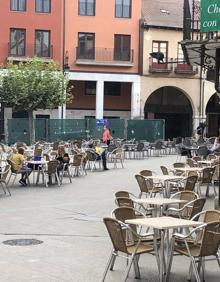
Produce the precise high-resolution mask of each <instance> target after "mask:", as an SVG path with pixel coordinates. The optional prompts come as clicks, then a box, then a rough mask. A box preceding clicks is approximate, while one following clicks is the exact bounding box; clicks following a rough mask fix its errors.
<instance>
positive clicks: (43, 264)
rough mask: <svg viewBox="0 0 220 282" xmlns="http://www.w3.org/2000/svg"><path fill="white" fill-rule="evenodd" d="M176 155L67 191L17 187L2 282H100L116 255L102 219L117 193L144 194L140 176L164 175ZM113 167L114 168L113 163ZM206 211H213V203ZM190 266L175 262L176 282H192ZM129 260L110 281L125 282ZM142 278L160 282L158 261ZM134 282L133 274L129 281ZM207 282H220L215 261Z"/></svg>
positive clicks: (5, 231) (7, 223)
mask: <svg viewBox="0 0 220 282" xmlns="http://www.w3.org/2000/svg"><path fill="white" fill-rule="evenodd" d="M175 161H176V156H167V157H151V158H149V159H145V160H127V161H126V162H125V168H124V169H121V168H118V169H110V170H109V171H105V172H88V175H87V176H85V177H76V178H74V179H73V183H72V184H70V183H69V181H68V179H65V180H64V184H63V185H62V186H61V187H55V186H52V187H48V188H46V187H42V186H40V185H39V186H38V187H36V186H31V187H20V186H19V184H18V183H17V184H15V186H14V187H13V188H11V192H12V197H5V196H1V197H0V212H1V223H0V271H1V277H0V282H97V281H101V277H102V274H103V271H104V268H105V265H106V262H107V260H108V256H109V254H110V250H111V243H110V239H109V237H108V235H107V233H106V230H105V226H104V224H103V222H102V218H103V217H105V216H110V213H111V211H112V210H113V208H115V204H114V193H115V192H116V191H118V190H128V191H130V192H133V193H135V194H138V192H139V190H138V186H137V183H136V180H135V179H134V174H135V173H138V172H139V171H140V170H142V169H152V170H154V171H156V172H160V169H159V166H160V165H169V164H172V163H173V162H175ZM109 167H110V168H111V164H109ZM206 207H213V198H211V199H209V200H208V201H207V203H206ZM25 238H27V239H37V240H42V241H43V244H40V245H35V246H8V245H4V244H2V242H3V241H5V240H10V239H25ZM188 265H189V261H188V260H187V259H186V258H183V257H175V258H174V262H173V268H172V272H173V273H172V275H171V279H170V281H172V282H174V281H178V282H183V281H186V274H187V271H188ZM125 266H126V263H125V260H123V259H121V258H118V259H117V261H116V265H115V271H113V272H112V271H111V272H109V273H108V276H107V278H106V281H109V282H113V281H114V282H117V281H121V279H122V276H123V271H124V269H125ZM140 270H141V276H142V279H141V280H139V281H152V282H153V281H154V282H155V281H159V277H158V270H157V267H156V263H155V257H153V256H151V255H148V254H146V255H144V256H143V257H141V259H140ZM131 281H137V280H136V279H134V273H133V270H131V273H130V275H129V279H128V282H131ZM206 281H211V282H217V281H220V271H219V267H218V266H217V263H216V262H215V261H213V262H209V263H208V264H207V277H206Z"/></svg>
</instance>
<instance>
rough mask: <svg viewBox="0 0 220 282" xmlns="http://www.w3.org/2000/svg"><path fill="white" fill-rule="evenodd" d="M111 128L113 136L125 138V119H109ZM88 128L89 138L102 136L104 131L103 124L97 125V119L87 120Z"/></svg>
mask: <svg viewBox="0 0 220 282" xmlns="http://www.w3.org/2000/svg"><path fill="white" fill-rule="evenodd" d="M108 121H109V129H110V133H111V135H112V137H114V138H120V139H124V138H125V121H124V120H123V119H108ZM87 129H88V136H89V138H99V139H101V138H102V134H103V132H104V130H103V125H100V126H97V125H96V119H88V120H87Z"/></svg>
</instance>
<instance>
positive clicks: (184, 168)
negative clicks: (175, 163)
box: [175, 167, 204, 172]
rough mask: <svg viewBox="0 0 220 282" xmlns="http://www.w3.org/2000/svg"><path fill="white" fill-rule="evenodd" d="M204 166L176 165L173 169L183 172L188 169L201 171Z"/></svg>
mask: <svg viewBox="0 0 220 282" xmlns="http://www.w3.org/2000/svg"><path fill="white" fill-rule="evenodd" d="M203 169H204V167H178V168H175V170H179V171H183V172H188V171H197V172H201V171H203Z"/></svg>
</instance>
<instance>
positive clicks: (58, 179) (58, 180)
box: [55, 172, 61, 186]
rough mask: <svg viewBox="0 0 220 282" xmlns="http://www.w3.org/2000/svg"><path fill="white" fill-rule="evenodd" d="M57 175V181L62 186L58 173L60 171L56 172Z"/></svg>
mask: <svg viewBox="0 0 220 282" xmlns="http://www.w3.org/2000/svg"><path fill="white" fill-rule="evenodd" d="M55 177H56V179H57V183H58V186H60V184H61V183H60V178H59V175H58V173H57V172H56V173H55Z"/></svg>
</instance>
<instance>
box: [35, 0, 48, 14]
mask: <svg viewBox="0 0 220 282" xmlns="http://www.w3.org/2000/svg"><path fill="white" fill-rule="evenodd" d="M35 11H36V12H37V13H50V11H51V0H35Z"/></svg>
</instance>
